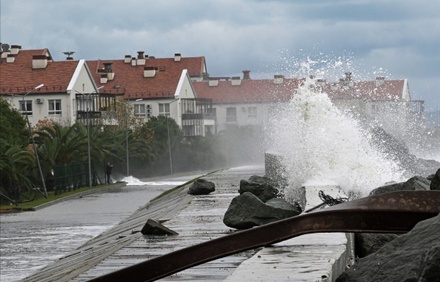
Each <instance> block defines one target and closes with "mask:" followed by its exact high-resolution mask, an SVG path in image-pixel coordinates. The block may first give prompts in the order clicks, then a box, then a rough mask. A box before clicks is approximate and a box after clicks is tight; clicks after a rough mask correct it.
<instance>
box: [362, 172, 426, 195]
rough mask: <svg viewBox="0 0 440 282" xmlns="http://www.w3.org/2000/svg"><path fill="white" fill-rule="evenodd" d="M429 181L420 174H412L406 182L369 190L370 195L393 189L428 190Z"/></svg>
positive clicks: (393, 190) (392, 190)
mask: <svg viewBox="0 0 440 282" xmlns="http://www.w3.org/2000/svg"><path fill="white" fill-rule="evenodd" d="M429 185H430V182H429V180H428V179H426V178H424V177H421V176H414V177H412V178H410V179H408V180H407V181H406V182H400V183H393V184H390V185H385V186H381V187H378V188H376V189H374V190H372V191H371V192H370V196H371V195H378V194H383V193H388V192H395V191H414V190H422V191H423V190H429Z"/></svg>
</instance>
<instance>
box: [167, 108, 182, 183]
mask: <svg viewBox="0 0 440 282" xmlns="http://www.w3.org/2000/svg"><path fill="white" fill-rule="evenodd" d="M178 100H179V99H174V100H173V101H171V102H169V103H167V104H168V107H169V111H170V113H169V115H171V104H172V103H174V102H176V101H178ZM169 115H168V116H166V118H167V136H168V156H169V162H170V174H173V157H172V156H171V138H170V128H169V125H168V120H169V118H170V117H169Z"/></svg>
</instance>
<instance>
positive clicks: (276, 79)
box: [273, 74, 284, 84]
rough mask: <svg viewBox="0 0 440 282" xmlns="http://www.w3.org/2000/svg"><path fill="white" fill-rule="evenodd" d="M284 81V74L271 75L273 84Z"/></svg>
mask: <svg viewBox="0 0 440 282" xmlns="http://www.w3.org/2000/svg"><path fill="white" fill-rule="evenodd" d="M283 81H284V75H281V74H276V75H274V76H273V83H274V84H282V83H283Z"/></svg>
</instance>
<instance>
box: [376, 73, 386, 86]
mask: <svg viewBox="0 0 440 282" xmlns="http://www.w3.org/2000/svg"><path fill="white" fill-rule="evenodd" d="M384 83H385V77H384V76H378V77H376V87H379V86H382V85H384Z"/></svg>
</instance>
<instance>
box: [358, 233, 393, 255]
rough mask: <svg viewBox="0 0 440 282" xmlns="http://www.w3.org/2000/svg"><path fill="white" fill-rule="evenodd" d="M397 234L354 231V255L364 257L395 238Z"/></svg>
mask: <svg viewBox="0 0 440 282" xmlns="http://www.w3.org/2000/svg"><path fill="white" fill-rule="evenodd" d="M397 236H399V235H397V234H392V233H355V234H354V239H355V244H356V248H355V249H356V256H358V257H360V258H363V257H366V256H368V255H370V254H372V253H374V252H376V251H377V250H379V249H380V248H382V246H383V245H385V244H386V243H389V242H390V241H392V240H394V239H396V238H397Z"/></svg>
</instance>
